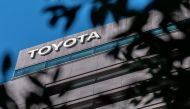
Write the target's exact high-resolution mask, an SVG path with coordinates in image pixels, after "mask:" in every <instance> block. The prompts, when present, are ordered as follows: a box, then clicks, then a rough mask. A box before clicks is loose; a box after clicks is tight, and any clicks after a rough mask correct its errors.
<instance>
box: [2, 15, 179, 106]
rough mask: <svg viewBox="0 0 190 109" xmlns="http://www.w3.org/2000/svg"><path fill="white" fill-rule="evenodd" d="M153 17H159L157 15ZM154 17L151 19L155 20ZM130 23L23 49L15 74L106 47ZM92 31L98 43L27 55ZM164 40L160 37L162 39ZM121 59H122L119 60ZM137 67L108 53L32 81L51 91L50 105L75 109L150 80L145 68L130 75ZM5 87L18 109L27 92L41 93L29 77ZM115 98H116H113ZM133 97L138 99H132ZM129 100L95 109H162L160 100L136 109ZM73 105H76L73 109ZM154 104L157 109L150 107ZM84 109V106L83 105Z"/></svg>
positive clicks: (51, 70)
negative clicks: (66, 86)
mask: <svg viewBox="0 0 190 109" xmlns="http://www.w3.org/2000/svg"><path fill="white" fill-rule="evenodd" d="M155 15H157V16H158V14H157V13H156V14H155ZM155 15H154V13H153V16H154V17H155ZM156 18H157V19H156V20H154V21H152V22H150V23H149V25H147V26H146V27H145V30H148V29H153V28H155V27H156V26H157V25H156V23H157V21H159V19H160V18H159V16H158V17H156ZM130 21H131V19H128V20H122V21H121V22H120V25H119V26H118V25H116V24H115V23H111V24H108V25H106V26H104V27H105V28H104V29H102V28H101V27H98V28H95V29H91V30H87V31H84V32H81V33H77V34H75V35H71V36H69V37H64V38H61V39H58V40H55V41H52V42H48V43H45V44H41V45H38V46H35V47H32V48H29V49H24V50H22V51H21V52H20V54H19V57H18V61H17V66H16V70H19V69H22V68H25V67H29V66H32V65H35V64H39V63H42V62H46V61H49V60H52V59H55V58H58V57H62V56H65V55H69V54H71V53H74V52H77V51H81V50H84V49H87V48H91V47H95V46H98V45H102V44H105V43H108V42H110V41H112V40H111V36H114V35H116V34H118V33H120V32H121V31H123V30H125V29H128V28H129V26H128V25H130ZM92 31H97V33H98V34H99V35H100V36H101V39H100V40H92V41H91V42H88V43H85V44H77V45H76V46H75V47H73V48H68V49H65V48H63V50H62V49H61V50H60V51H59V52H55V51H53V52H52V53H50V54H49V55H47V56H39V55H36V57H35V59H31V58H30V57H29V55H28V53H27V52H28V51H29V50H32V49H36V48H41V47H43V46H45V45H51V44H53V43H57V42H59V41H61V40H66V39H68V38H71V37H77V36H79V35H83V34H86V33H87V34H90V33H91V32H92ZM172 34H175V35H176V36H179V35H182V34H181V33H180V32H176V31H175V32H173V33H172ZM164 37H165V36H164V35H163V36H162V38H164ZM145 52H146V50H144V51H135V53H134V57H142V56H144V54H145ZM121 57H122V56H121ZM143 58H144V59H146V58H147V59H155V58H157V57H156V56H150V57H149V56H147V57H146V56H145V57H143ZM123 64H126V65H127V67H124V68H122V67H121V65H123ZM136 64H139V63H138V62H135V61H126V62H124V61H119V60H114V59H111V58H110V57H108V56H107V52H102V53H98V54H95V55H92V56H89V57H85V58H81V59H78V60H74V61H71V62H68V63H64V64H60V65H56V66H52V67H49V68H46V69H43V71H44V72H45V73H46V74H41V73H37V72H36V73H32V74H30V76H31V77H34V78H36V79H38V80H39V81H40V82H42V84H43V85H44V87H46V88H47V89H48V90H50V92H51V91H52V92H51V93H50V99H51V101H52V103H53V105H55V107H56V106H59V105H63V104H64V103H66V104H68V105H71V106H73V109H75V108H76V109H80V108H77V105H80V106H83V105H84V104H86V105H93V100H94V99H96V98H97V97H98V96H99V95H102V94H113V95H114V94H115V93H117V92H122V91H123V90H126V89H127V88H129V87H130V86H131V85H132V84H133V83H136V82H140V81H144V80H147V79H150V78H151V75H150V74H148V73H147V72H148V68H142V69H140V70H139V71H135V72H134V71H131V70H130V69H132V68H133V67H134V66H133V65H136ZM58 68H59V69H60V73H59V76H58V79H57V80H56V81H53V80H52V77H53V76H54V75H55V71H56V70H57V69H58ZM123 72H125V73H123ZM72 82H74V83H73V84H74V85H78V87H77V86H76V87H75V88H73V89H71V90H69V91H68V92H67V93H66V94H65V95H64V96H61V97H60V96H59V91H60V87H61V86H63V85H64V84H65V83H72ZM6 86H8V90H9V94H10V96H11V97H12V98H13V99H14V100H15V101H16V102H17V104H18V105H19V107H20V108H21V109H25V108H26V107H25V104H26V101H25V98H26V97H27V95H28V93H29V92H35V93H37V94H39V95H40V94H42V92H43V90H42V89H40V88H39V87H38V86H36V85H34V84H33V83H32V82H31V81H30V80H29V79H28V76H21V77H16V78H14V80H12V81H10V82H8V83H7V84H6ZM116 95H117V94H116ZM150 96H151V93H150V94H148V95H147V97H145V98H144V101H146V100H147V99H148V98H149V97H150ZM134 97H137V96H135V95H134ZM130 100H131V99H130V98H129V99H126V100H123V101H118V102H116V103H114V104H113V105H105V106H103V107H97V108H96V109H112V108H113V109H165V108H164V104H163V103H161V102H162V99H155V100H153V101H152V102H150V103H149V104H146V105H145V104H143V102H142V103H140V104H139V105H138V106H134V105H132V104H130ZM75 104H76V105H75ZM153 104H157V105H153ZM84 106H85V105H84ZM46 107H47V106H46V105H38V106H36V107H34V108H35V109H42V108H46Z"/></svg>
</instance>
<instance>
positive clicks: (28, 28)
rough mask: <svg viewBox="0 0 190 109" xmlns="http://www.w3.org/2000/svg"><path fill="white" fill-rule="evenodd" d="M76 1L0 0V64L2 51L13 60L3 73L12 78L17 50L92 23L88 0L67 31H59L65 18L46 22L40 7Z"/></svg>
mask: <svg viewBox="0 0 190 109" xmlns="http://www.w3.org/2000/svg"><path fill="white" fill-rule="evenodd" d="M71 1H72V2H71ZM76 1H79V0H69V2H68V0H57V1H55V0H1V1H0V44H1V46H0V59H1V60H0V65H1V64H2V58H3V56H4V54H5V53H10V54H11V59H12V63H13V64H12V68H11V69H10V70H9V73H8V75H7V78H8V79H9V80H10V79H12V76H13V74H14V68H15V65H16V61H17V57H18V54H19V51H20V50H22V49H25V48H29V47H32V46H35V45H39V44H42V43H46V42H48V41H52V40H55V39H57V38H60V37H65V36H67V35H70V34H74V33H77V32H80V31H84V30H87V29H90V28H92V27H93V26H92V24H91V21H90V16H89V13H90V8H91V6H92V5H91V4H90V3H88V2H87V3H85V4H83V7H82V9H81V10H80V11H79V13H78V14H77V19H76V20H75V22H74V25H72V27H71V28H70V29H69V31H67V32H63V31H62V26H63V24H64V22H65V21H61V22H59V24H58V25H57V26H56V27H55V28H52V27H50V26H49V25H48V21H49V18H50V15H49V14H46V13H44V12H43V9H45V8H46V7H47V6H50V5H52V4H59V3H66V4H67V5H73V4H77V2H76ZM82 1H84V0H82ZM151 1H152V0H129V8H130V9H132V10H136V11H141V10H143V9H144V7H146V6H147V5H148V4H149V3H150V2H151ZM84 19H85V20H84ZM112 21H113V19H112V18H111V17H108V18H107V23H109V22H112ZM0 69H1V67H0ZM0 71H1V70H0ZM2 80H3V79H2V73H1V72H0V82H2Z"/></svg>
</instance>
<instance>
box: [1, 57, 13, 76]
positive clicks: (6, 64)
mask: <svg viewBox="0 0 190 109" xmlns="http://www.w3.org/2000/svg"><path fill="white" fill-rule="evenodd" d="M10 68H11V58H10V55H9V54H6V55H5V57H4V59H3V66H2V72H3V73H4V74H5V73H7V71H8V70H9V69H10Z"/></svg>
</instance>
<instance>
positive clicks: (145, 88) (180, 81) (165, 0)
mask: <svg viewBox="0 0 190 109" xmlns="http://www.w3.org/2000/svg"><path fill="white" fill-rule="evenodd" d="M83 2H86V1H83ZM90 2H91V3H92V8H91V21H92V24H93V25H94V26H98V25H104V24H105V20H106V17H107V15H108V13H111V14H112V16H113V18H114V20H115V22H119V20H120V19H122V18H125V17H132V16H133V17H134V20H133V23H132V26H131V27H130V29H129V30H126V31H124V32H123V33H120V34H118V35H116V36H114V38H121V37H127V35H129V34H131V33H134V32H136V33H137V34H139V37H138V38H136V39H135V41H133V42H132V43H131V44H130V45H128V46H127V47H126V48H125V50H126V52H123V51H122V50H121V49H120V48H119V47H116V48H115V49H114V50H112V51H110V52H109V53H108V55H109V56H112V57H114V58H115V59H120V57H119V55H118V54H119V53H122V54H123V56H124V57H125V60H126V61H134V63H132V65H131V66H130V65H128V66H126V65H123V66H122V67H123V68H125V67H128V68H129V70H131V71H140V70H142V69H147V68H148V69H149V70H148V72H147V73H149V74H151V75H152V78H151V79H149V80H146V81H143V82H141V83H134V84H133V85H132V86H131V87H129V88H128V89H126V90H125V91H124V93H125V97H126V98H128V99H129V98H131V97H132V95H135V96H140V97H141V98H140V99H139V98H138V99H137V98H132V100H131V104H133V105H138V104H139V103H141V102H142V99H143V98H144V97H145V96H146V95H147V94H148V93H153V95H154V96H153V97H152V98H150V99H149V100H148V101H147V102H146V103H145V104H148V103H150V102H151V101H153V100H154V99H156V98H162V99H163V101H164V102H165V103H166V107H167V109H189V108H190V93H189V92H190V88H189V82H190V71H189V70H188V68H184V67H183V65H182V64H183V63H184V60H185V59H186V58H187V57H189V53H190V49H189V48H188V47H189V46H190V45H189V44H190V38H189V34H190V29H189V23H188V22H187V23H184V24H183V25H182V24H180V23H178V22H176V21H175V20H174V18H173V17H174V15H173V13H175V12H176V11H181V6H183V7H185V8H187V9H189V8H190V4H189V0H154V1H153V2H152V3H151V4H149V5H148V6H147V7H146V8H145V9H144V11H143V12H135V11H131V10H127V6H128V0H113V1H112V2H110V1H109V0H90ZM82 5H83V4H80V5H75V6H73V7H66V6H65V5H64V4H59V5H54V6H49V7H47V8H46V9H44V12H48V13H51V14H52V17H51V19H50V21H49V24H50V25H51V26H55V25H56V24H57V23H58V21H59V20H62V18H66V19H67V23H66V25H64V31H67V30H68V29H69V28H70V27H71V26H72V24H73V22H74V20H75V19H76V14H77V12H78V11H79V10H80V9H81V7H82ZM152 10H157V11H159V12H160V13H161V14H162V15H163V19H162V20H161V22H160V23H159V26H160V27H161V28H162V29H163V30H164V32H165V33H166V34H167V35H168V37H169V39H170V40H168V41H165V40H163V39H160V38H158V37H155V35H154V34H152V33H147V32H143V31H142V28H143V27H144V26H145V25H146V24H147V22H148V19H149V17H150V11H152ZM181 12H182V11H181ZM168 23H173V24H175V25H176V26H177V28H178V30H179V31H180V32H182V33H183V34H184V38H183V39H175V38H173V36H172V34H171V33H170V32H169V31H168V30H167V25H168ZM145 48H149V49H148V51H147V54H146V56H152V55H156V57H157V60H156V61H155V60H154V59H143V58H134V57H133V55H132V54H133V52H134V51H135V50H137V49H145ZM11 63H12V62H11V59H10V56H9V55H5V57H4V59H3V65H2V73H3V74H6V73H7V71H8V69H9V68H10V66H11ZM175 63H178V65H177V66H176V65H175ZM59 73H60V71H59V69H57V71H56V72H55V75H54V76H53V77H52V81H57V78H58V76H59ZM40 75H47V74H46V72H39V75H38V76H40ZM47 76H48V75H47ZM28 80H29V81H31V82H32V83H33V84H34V85H35V86H37V87H38V88H39V89H38V90H39V91H41V93H40V94H38V93H35V92H30V93H29V94H28V96H27V97H26V108H27V109H30V108H31V107H32V106H33V105H39V104H45V105H47V106H48V107H50V108H51V109H53V108H54V107H52V101H51V100H50V97H49V95H48V92H47V90H46V88H45V86H44V85H43V84H42V83H41V82H40V80H38V79H37V77H35V78H34V77H32V76H29V77H28ZM71 85H72V84H67V85H64V86H63V87H62V89H61V92H60V94H59V96H60V97H61V96H64V94H65V93H66V92H67V91H68V90H70V88H71ZM0 95H1V98H0V107H2V108H3V109H18V105H17V104H16V102H15V101H14V100H13V99H12V98H11V97H10V96H9V94H8V93H7V88H6V86H5V85H1V86H0ZM97 100H99V101H102V102H104V103H105V104H113V103H114V102H115V101H114V98H112V96H110V95H101V96H99V97H98V98H97ZM10 103H11V104H12V105H11V107H10V105H8V104H10ZM67 108H68V107H67V106H66V105H63V106H62V107H60V109H67Z"/></svg>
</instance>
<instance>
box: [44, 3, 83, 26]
mask: <svg viewBox="0 0 190 109" xmlns="http://www.w3.org/2000/svg"><path fill="white" fill-rule="evenodd" d="M79 9H80V6H76V7H72V8H70V9H68V8H66V7H65V6H64V5H56V6H51V7H49V8H46V9H45V10H44V12H51V13H52V18H51V19H50V25H51V26H55V25H56V24H57V22H58V21H59V20H60V19H61V18H66V20H67V22H66V25H65V26H64V30H68V29H69V28H70V27H71V25H72V23H73V21H74V19H75V17H76V14H77V11H78V10H79Z"/></svg>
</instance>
